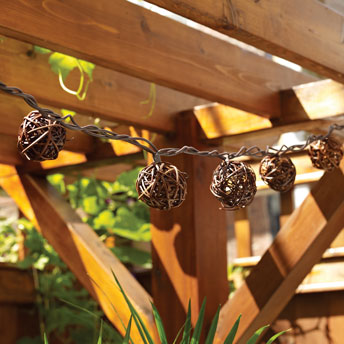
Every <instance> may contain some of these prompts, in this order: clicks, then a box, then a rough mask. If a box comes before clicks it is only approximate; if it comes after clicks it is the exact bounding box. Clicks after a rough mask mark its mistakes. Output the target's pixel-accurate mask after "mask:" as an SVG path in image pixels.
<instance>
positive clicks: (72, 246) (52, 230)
mask: <svg viewBox="0 0 344 344" xmlns="http://www.w3.org/2000/svg"><path fill="white" fill-rule="evenodd" d="M0 171H1V173H4V172H6V173H7V175H6V176H5V177H3V178H0V185H1V186H2V187H3V188H4V189H5V191H6V192H7V193H8V194H9V195H10V196H11V197H12V198H13V199H14V200H15V201H16V203H17V205H18V207H19V208H20V209H21V211H22V212H23V214H24V215H25V216H26V217H27V218H28V219H29V220H31V221H32V222H33V223H34V224H35V225H36V227H37V228H38V229H39V230H40V232H41V233H42V234H43V236H44V237H45V238H46V239H47V240H48V241H49V242H50V244H51V245H52V246H53V247H54V248H55V250H56V251H57V252H58V254H59V255H60V257H61V258H62V260H63V261H64V262H65V263H66V264H67V265H68V266H69V268H70V269H71V270H72V271H73V272H74V274H75V275H76V277H77V278H78V279H79V281H80V282H81V283H82V284H83V286H84V287H85V288H86V289H87V290H88V291H89V292H90V294H91V295H92V296H93V297H94V298H95V299H96V300H97V301H98V302H99V304H100V305H101V307H102V308H103V310H104V312H105V314H106V315H107V317H108V319H109V320H110V321H111V322H112V323H113V324H114V326H116V327H117V329H118V330H119V332H120V333H122V334H124V332H125V329H124V327H123V325H122V322H121V321H123V323H124V324H125V325H126V324H127V323H128V321H129V318H130V311H129V309H128V307H127V306H126V303H125V300H124V298H123V296H122V295H121V293H120V291H119V289H118V288H117V287H116V286H115V282H114V278H113V276H112V272H111V270H112V271H114V273H115V274H116V275H117V277H118V279H119V280H120V282H121V284H122V285H123V287H124V289H125V291H126V293H127V295H128V297H129V298H130V299H131V301H132V303H133V304H134V306H135V307H136V309H137V310H138V312H139V313H140V315H141V317H142V318H143V320H144V322H145V324H146V326H147V327H148V329H149V331H150V333H151V335H152V336H153V337H154V339H155V340H156V341H157V342H158V336H157V332H156V328H155V325H154V320H153V315H152V311H151V305H150V303H149V300H150V296H149V295H148V294H147V293H146V292H145V291H144V289H143V287H142V286H141V285H140V284H139V283H138V282H137V281H136V280H135V278H134V277H133V276H132V275H131V274H130V272H129V271H128V270H127V269H126V268H125V267H124V266H123V265H122V264H121V263H120V262H119V260H118V259H117V258H116V257H115V256H114V255H113V254H112V253H111V252H110V251H109V250H108V249H107V248H106V247H105V245H104V244H103V243H102V242H101V241H100V239H99V238H98V236H97V235H96V234H95V232H94V231H93V230H92V229H91V228H90V227H89V226H88V225H87V224H85V223H84V222H82V221H81V219H80V218H79V217H78V216H77V215H76V213H75V211H74V210H73V209H72V208H71V207H70V205H69V204H68V203H67V202H66V201H65V200H64V199H63V198H62V197H61V196H60V195H59V194H58V193H57V191H56V190H54V189H53V187H51V186H50V185H49V184H48V183H47V182H46V181H45V180H44V179H39V178H35V177H32V176H30V175H18V174H16V170H15V168H14V167H11V166H7V167H6V166H1V169H0ZM10 172H12V175H11V176H10V177H8V175H9V173H10ZM120 319H122V320H120ZM132 338H133V340H134V341H137V342H140V336H139V334H138V331H137V329H136V328H134V329H133V331H132Z"/></svg>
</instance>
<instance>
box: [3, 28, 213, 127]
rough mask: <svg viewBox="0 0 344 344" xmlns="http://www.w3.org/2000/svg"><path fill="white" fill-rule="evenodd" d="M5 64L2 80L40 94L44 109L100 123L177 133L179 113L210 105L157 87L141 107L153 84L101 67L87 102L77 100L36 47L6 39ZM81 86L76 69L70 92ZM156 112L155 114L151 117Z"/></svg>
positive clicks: (7, 104) (20, 103)
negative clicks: (176, 118) (68, 92)
mask: <svg viewBox="0 0 344 344" xmlns="http://www.w3.org/2000/svg"><path fill="white" fill-rule="evenodd" d="M62 35H63V34H62ZM80 35H82V32H81V33H80ZM0 60H1V65H0V71H1V81H3V82H5V83H6V84H8V85H16V86H18V87H19V88H21V89H22V90H23V91H24V92H26V93H30V94H32V95H34V96H35V97H36V98H37V100H38V101H39V102H41V103H42V104H41V105H42V106H43V107H48V108H51V109H52V110H54V111H57V113H60V109H61V108H63V109H68V110H73V111H76V112H77V113H80V114H83V115H88V116H92V117H94V118H95V117H98V118H100V119H105V120H109V121H113V122H118V123H124V124H130V125H134V126H136V127H143V128H147V129H151V130H153V131H158V132H163V133H164V132H173V131H174V130H175V126H174V115H175V114H176V113H178V112H180V111H184V110H189V109H191V108H193V107H194V106H196V105H200V104H206V103H207V101H206V100H204V99H201V98H197V97H193V96H190V95H187V94H183V93H181V92H178V91H175V90H171V89H168V88H166V87H162V86H158V85H157V86H156V98H155V104H154V99H150V101H149V102H148V104H146V105H144V104H141V103H142V102H143V101H145V100H147V99H148V98H149V94H150V88H151V84H150V83H149V82H147V81H144V80H140V79H137V78H134V77H131V76H128V75H125V74H122V73H118V72H115V71H112V70H110V69H107V68H103V67H101V66H97V67H96V68H95V69H94V71H93V82H92V83H91V84H90V85H89V88H88V92H87V96H86V98H85V100H84V101H79V100H78V99H77V98H76V97H75V96H72V95H70V94H67V93H66V92H65V91H63V90H62V88H61V87H60V85H59V81H58V76H57V74H55V73H53V71H52V70H51V68H50V65H49V61H48V56H47V55H42V54H39V53H35V52H34V51H33V45H32V44H29V43H24V42H21V41H17V40H14V39H11V38H7V37H6V38H5V39H4V40H3V41H2V43H1V45H0ZM79 81H80V73H79V72H78V71H77V70H74V71H72V72H71V73H70V74H69V75H68V77H67V79H66V82H65V83H66V85H67V86H68V87H69V88H71V89H77V88H78V85H79ZM0 96H1V94H0ZM12 99H15V98H14V97H12ZM0 102H1V104H2V106H1V108H4V110H5V109H6V110H7V109H9V107H10V106H11V104H12V105H13V103H11V99H10V98H8V99H7V98H2V97H1V100H0ZM14 106H15V109H16V110H17V111H18V110H21V109H23V110H25V111H23V112H22V116H23V115H24V114H25V113H26V112H27V111H31V110H30V108H29V107H28V106H26V105H25V103H24V102H23V101H22V100H19V99H18V102H17V103H15V105H14ZM25 106H26V107H25ZM151 108H153V115H152V116H150V117H149V116H148V114H149V112H150V109H151ZM12 111H13V109H12V108H11V111H9V112H8V114H9V113H11V116H8V117H9V120H11V119H10V118H11V117H12ZM85 117H86V116H85ZM157 118H158V119H159V120H157ZM76 119H77V120H78V118H76ZM11 122H12V120H11ZM88 122H89V123H90V122H91V120H89V121H88ZM84 124H85V123H84Z"/></svg>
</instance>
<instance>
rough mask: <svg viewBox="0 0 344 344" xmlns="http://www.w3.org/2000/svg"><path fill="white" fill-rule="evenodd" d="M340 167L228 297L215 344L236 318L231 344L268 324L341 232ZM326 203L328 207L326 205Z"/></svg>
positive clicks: (343, 167)
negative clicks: (240, 315) (237, 323)
mask: <svg viewBox="0 0 344 344" xmlns="http://www.w3.org/2000/svg"><path fill="white" fill-rule="evenodd" d="M343 172H344V161H342V163H341V168H340V169H337V170H336V171H335V172H333V173H328V174H326V175H325V176H324V177H323V178H322V179H321V180H320V181H319V182H318V183H317V184H316V185H315V187H314V188H313V189H312V190H311V193H310V194H309V196H308V197H307V198H306V200H305V201H304V202H303V204H302V205H301V206H300V207H299V208H298V209H296V210H295V211H294V212H293V214H292V215H291V216H290V218H289V219H288V221H287V222H286V223H285V225H284V227H283V228H282V229H281V230H280V231H279V233H278V235H277V236H276V238H275V240H274V241H273V243H272V244H271V246H270V247H269V249H268V250H267V251H266V253H265V254H264V255H263V257H262V258H261V260H260V262H259V263H258V264H257V266H256V267H255V268H254V269H253V270H252V272H251V274H250V275H249V276H248V277H247V278H246V280H245V282H244V284H243V285H242V287H240V288H239V289H238V290H237V291H236V293H235V295H234V297H233V298H232V299H230V300H229V301H228V302H227V303H226V304H225V305H224V306H223V308H222V310H221V314H220V320H219V325H218V330H217V334H216V341H215V342H216V343H223V340H224V338H225V336H226V333H227V332H228V328H230V327H231V326H232V325H233V323H234V321H235V319H236V318H237V316H238V315H239V314H240V313H242V315H243V316H242V322H241V324H240V327H239V330H238V334H237V336H238V337H237V338H238V339H237V341H236V343H238V344H241V343H246V341H247V339H248V338H249V336H250V335H251V334H252V333H253V332H254V330H256V329H257V328H259V327H261V326H262V325H265V324H269V323H271V322H272V321H273V320H274V319H275V318H276V317H277V316H278V314H279V313H280V312H281V311H282V309H283V308H284V307H285V305H286V304H287V303H288V301H289V300H290V299H291V297H292V296H293V294H294V292H295V290H296V288H297V287H298V285H299V284H300V283H301V282H302V280H303V279H304V278H305V276H306V275H307V273H308V272H309V271H310V270H311V268H312V266H313V265H314V264H315V263H317V262H318V261H319V260H320V259H321V256H322V254H323V253H324V252H325V250H326V248H327V247H329V245H330V244H331V242H332V241H333V239H334V238H335V237H336V236H337V235H338V233H339V232H340V231H341V230H342V229H343V224H344V200H343V193H344V173H343ZM329 200H331V201H329Z"/></svg>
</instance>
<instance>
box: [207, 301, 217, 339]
mask: <svg viewBox="0 0 344 344" xmlns="http://www.w3.org/2000/svg"><path fill="white" fill-rule="evenodd" d="M220 309H221V306H219V307H218V308H217V312H216V314H215V316H214V319H213V321H212V322H211V325H210V329H209V332H208V335H207V339H206V340H205V344H212V343H213V341H214V337H215V332H216V328H217V323H218V321H219V315H220Z"/></svg>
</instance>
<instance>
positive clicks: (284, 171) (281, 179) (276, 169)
mask: <svg viewBox="0 0 344 344" xmlns="http://www.w3.org/2000/svg"><path fill="white" fill-rule="evenodd" d="M259 173H260V176H261V177H262V180H263V182H264V183H265V184H268V185H269V186H270V188H271V189H274V190H276V191H280V192H286V191H289V190H290V189H291V188H292V187H293V185H294V181H295V177H296V169H295V166H294V164H293V162H292V161H291V160H290V159H289V158H288V157H286V156H266V157H265V158H264V159H263V160H262V161H261V163H260V167H259Z"/></svg>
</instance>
